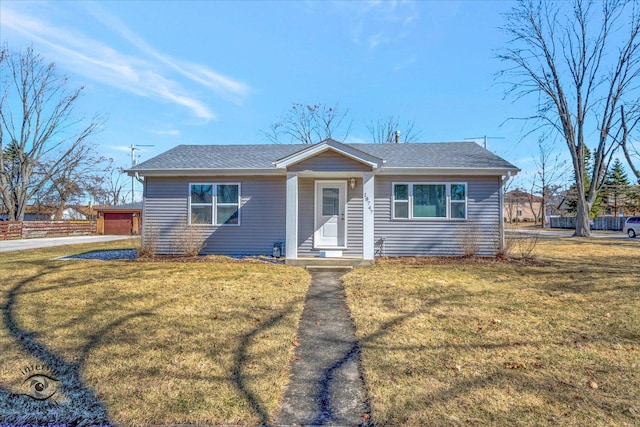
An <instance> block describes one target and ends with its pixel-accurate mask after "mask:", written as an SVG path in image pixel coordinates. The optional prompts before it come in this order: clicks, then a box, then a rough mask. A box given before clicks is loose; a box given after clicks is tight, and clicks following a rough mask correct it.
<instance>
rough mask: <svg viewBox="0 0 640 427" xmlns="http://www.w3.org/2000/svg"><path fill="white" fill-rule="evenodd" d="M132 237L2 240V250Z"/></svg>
mask: <svg viewBox="0 0 640 427" xmlns="http://www.w3.org/2000/svg"><path fill="white" fill-rule="evenodd" d="M130 238H131V236H72V237H47V238H42V239H21V240H0V252H13V251H24V250H26V249H40V248H50V247H52V246H64V245H76V244H78V243H97V242H111V241H113V240H125V239H130Z"/></svg>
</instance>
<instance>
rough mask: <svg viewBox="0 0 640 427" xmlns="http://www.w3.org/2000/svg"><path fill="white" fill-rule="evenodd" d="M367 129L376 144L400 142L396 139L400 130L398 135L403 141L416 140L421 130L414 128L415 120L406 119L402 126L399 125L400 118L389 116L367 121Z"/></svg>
mask: <svg viewBox="0 0 640 427" xmlns="http://www.w3.org/2000/svg"><path fill="white" fill-rule="evenodd" d="M367 129H368V130H369V134H370V135H371V138H372V139H373V142H375V143H378V144H386V143H392V142H400V141H398V140H397V139H396V136H397V135H398V134H397V132H400V134H399V135H400V137H401V138H403V140H404V142H417V141H418V138H420V134H421V133H422V131H419V130H418V131H416V130H415V122H412V121H407V122H406V124H405V126H404V127H403V128H401V127H400V118H398V117H395V116H389V117H387V118H386V119H378V120H376V121H373V120H372V121H370V122H369V123H367Z"/></svg>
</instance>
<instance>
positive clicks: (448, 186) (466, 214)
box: [391, 181, 469, 221]
mask: <svg viewBox="0 0 640 427" xmlns="http://www.w3.org/2000/svg"><path fill="white" fill-rule="evenodd" d="M396 185H408V186H409V201H408V203H409V206H408V210H409V217H408V218H398V217H396V201H398V202H406V200H396V193H395V186H396ZM414 185H444V186H445V187H446V189H445V192H446V202H445V205H446V210H447V214H446V216H441V217H422V216H420V217H414V216H413V186H414ZM452 185H464V218H451V202H452V201H451V186H452ZM468 200H469V184H468V183H466V182H458V181H456V182H441V181H426V182H423V181H399V182H392V183H391V219H392V220H394V221H466V220H467V219H468V218H469V210H468V204H469V203H468ZM453 203H462V201H461V200H455V201H453Z"/></svg>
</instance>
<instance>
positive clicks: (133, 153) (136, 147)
mask: <svg viewBox="0 0 640 427" xmlns="http://www.w3.org/2000/svg"><path fill="white" fill-rule="evenodd" d="M140 147H155V145H148V144H138V145H136V144H131V147H129V148H130V149H131V167H134V166H135V165H136V164H137V163H138V158H137V157H136V151H140V150H141V148H140ZM135 201H136V186H135V180H134V177H133V176H132V177H131V203H135Z"/></svg>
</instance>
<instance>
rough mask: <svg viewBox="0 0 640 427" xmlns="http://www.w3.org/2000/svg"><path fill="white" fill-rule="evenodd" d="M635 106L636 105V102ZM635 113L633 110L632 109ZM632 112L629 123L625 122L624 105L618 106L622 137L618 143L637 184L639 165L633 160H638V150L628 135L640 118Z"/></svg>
mask: <svg viewBox="0 0 640 427" xmlns="http://www.w3.org/2000/svg"><path fill="white" fill-rule="evenodd" d="M635 107H636V108H637V107H638V104H637V103H636V105H635ZM634 113H635V110H634ZM634 113H632V117H631V123H629V122H627V116H626V114H625V112H624V106H621V107H620V116H621V123H622V137H621V141H620V144H621V145H622V151H623V152H624V158H625V159H626V160H627V163H628V164H629V167H630V168H631V172H633V174H634V175H635V176H636V179H637V180H638V184H640V165H637V164H636V163H635V162H636V161H638V162H640V151H638V149H637V148H636V147H635V146H634V144H633V142H632V141H631V138H629V135H630V133H631V131H632V130H633V129H634V128H635V127H636V125H637V124H638V121H639V120H640V114H637V113H636V114H634Z"/></svg>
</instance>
